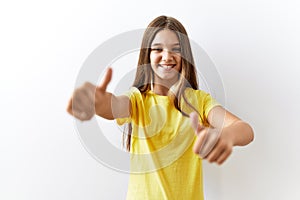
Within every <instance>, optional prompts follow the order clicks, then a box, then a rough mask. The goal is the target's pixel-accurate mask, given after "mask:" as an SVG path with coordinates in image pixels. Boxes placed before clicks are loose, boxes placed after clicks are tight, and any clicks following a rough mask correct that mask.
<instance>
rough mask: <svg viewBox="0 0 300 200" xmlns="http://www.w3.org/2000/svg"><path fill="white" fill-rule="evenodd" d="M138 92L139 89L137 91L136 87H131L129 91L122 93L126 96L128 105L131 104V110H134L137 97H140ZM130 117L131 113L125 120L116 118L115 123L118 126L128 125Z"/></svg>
mask: <svg viewBox="0 0 300 200" xmlns="http://www.w3.org/2000/svg"><path fill="white" fill-rule="evenodd" d="M140 94H141V93H140V91H139V89H137V88H136V87H131V88H130V90H128V91H127V92H125V93H124V95H126V96H127V97H128V98H129V100H130V104H131V108H134V107H135V106H134V105H135V104H136V102H137V96H140ZM131 115H132V112H131V113H130V116H129V117H126V118H117V119H116V122H117V124H118V125H120V126H121V125H123V124H125V123H130V122H131Z"/></svg>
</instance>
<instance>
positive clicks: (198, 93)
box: [184, 88, 210, 98]
mask: <svg viewBox="0 0 300 200" xmlns="http://www.w3.org/2000/svg"><path fill="white" fill-rule="evenodd" d="M184 93H185V95H186V97H188V98H192V97H197V98H206V97H207V96H210V94H209V93H207V92H205V91H203V90H198V89H193V88H186V89H185V91H184Z"/></svg>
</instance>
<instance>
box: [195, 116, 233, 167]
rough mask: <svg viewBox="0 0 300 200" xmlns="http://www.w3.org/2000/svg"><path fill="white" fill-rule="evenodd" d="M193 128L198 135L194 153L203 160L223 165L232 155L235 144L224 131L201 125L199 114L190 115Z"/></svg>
mask: <svg viewBox="0 0 300 200" xmlns="http://www.w3.org/2000/svg"><path fill="white" fill-rule="evenodd" d="M190 120H191V126H192V127H193V129H194V131H195V134H196V135H197V139H196V142H195V144H194V147H193V151H194V153H196V154H199V156H200V157H201V158H202V159H207V160H208V161H209V162H216V163H218V164H222V163H223V162H224V161H225V160H226V159H227V158H228V156H229V155H230V154H231V151H232V147H233V143H232V139H231V138H229V137H228V134H227V133H225V132H224V130H218V129H215V128H211V127H204V126H202V125H200V124H199V119H198V114H197V113H196V112H193V113H191V114H190Z"/></svg>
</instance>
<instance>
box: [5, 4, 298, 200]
mask: <svg viewBox="0 0 300 200" xmlns="http://www.w3.org/2000/svg"><path fill="white" fill-rule="evenodd" d="M299 13H300V5H299V3H298V2H297V1H296V0H295V1H283V0H281V1H276V0H260V1H258V0H254V1H253V0H252V1H238V0H230V1H221V0H211V1H194V2H193V1H174V0H168V1H161V0H152V1H145V2H143V1H136V2H133V1H132V2H131V1H119V2H118V1H115V0H109V1H103V2H102V1H86V0H85V1H83V0H81V1H79V0H73V1H56V0H55V1H33V0H28V1H21V0H19V1H14V0H12V1H6V2H4V1H1V3H0V26H1V27H0V29H1V30H0V36H1V37H0V56H1V57H0V58H1V59H0V67H1V72H0V91H1V101H0V102H1V104H0V112H1V115H0V123H1V129H0V156H1V157H0V162H1V163H0V199H5V200H25V199H26V200H40V199H43V200H44V199H45V200H50V199H51V200H53V199H59V200H60V199H61V200H65V199H72V200H81V199H86V200H96V199H125V196H126V190H127V181H128V174H124V173H120V172H117V171H115V170H112V169H110V168H107V167H105V166H103V165H102V164H100V163H98V162H97V161H96V160H95V159H94V158H93V157H92V156H91V155H90V154H89V153H88V152H87V151H86V149H85V148H84V147H83V145H82V144H81V142H80V139H79V137H78V134H77V132H76V129H75V126H74V120H73V118H72V117H70V116H69V115H68V114H67V113H66V112H65V108H66V105H67V101H68V99H69V97H70V95H71V92H72V90H73V89H74V84H75V80H76V76H77V74H78V72H79V69H80V67H81V65H82V63H83V62H84V60H85V59H86V58H87V57H88V55H89V54H90V53H91V52H92V51H93V50H94V49H95V48H96V47H98V46H99V45H100V44H101V43H102V42H104V41H106V40H108V39H109V38H111V37H112V36H115V35H117V34H120V33H122V32H125V31H130V30H133V29H138V28H145V26H146V25H147V24H148V23H149V22H150V21H151V20H152V19H154V18H155V17H157V16H158V15H162V14H165V15H170V16H173V17H175V18H177V19H179V20H180V21H181V22H182V23H183V24H184V26H185V27H186V29H187V31H188V33H189V35H190V37H191V38H192V39H193V40H194V41H196V42H197V43H198V44H199V45H201V47H202V48H204V49H205V50H206V52H207V54H208V55H209V56H210V58H211V59H212V60H213V61H214V63H215V65H216V67H217V69H218V71H219V73H220V75H221V77H222V79H223V83H224V88H225V93H226V105H224V106H225V107H226V108H227V109H229V110H230V111H232V112H233V113H235V114H237V115H238V116H240V117H241V118H242V119H244V120H245V121H248V122H249V123H250V124H251V125H252V126H253V128H254V130H255V141H254V142H253V143H252V144H250V145H249V146H247V147H242V148H241V147H237V148H235V149H234V152H233V154H232V156H231V157H230V158H229V159H228V160H227V161H226V163H225V164H224V165H222V166H216V165H215V164H208V163H207V162H206V161H204V176H205V194H206V199H208V200H241V199H243V200H253V199H258V200H271V199H280V200H281V199H284V200H286V199H288V200H293V199H300V190H299V185H300V170H299V169H300V156H299V152H300V145H299V140H300V135H299V129H298V120H299V112H300V103H299V102H300V79H299V72H300V70H299V67H300V65H299V64H300V62H299V61H300V60H299V59H300V57H299V47H300V39H299V35H300V25H299V24H300V23H299V19H300V14H299ZM128 58H129V57H128ZM132 58H135V57H132ZM132 62H133V63H135V60H134V61H132ZM124 67H126V66H124ZM112 134H115V135H113V137H112V138H113V139H114V138H119V137H121V135H120V133H119V132H118V133H112ZM112 156H113V155H112ZM183 187H184V186H183Z"/></svg>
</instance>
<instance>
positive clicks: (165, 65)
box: [158, 64, 176, 70]
mask: <svg viewBox="0 0 300 200" xmlns="http://www.w3.org/2000/svg"><path fill="white" fill-rule="evenodd" d="M175 66H176V64H163V65H160V64H159V65H158V67H161V68H163V69H165V70H171V69H172V68H174V67H175Z"/></svg>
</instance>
